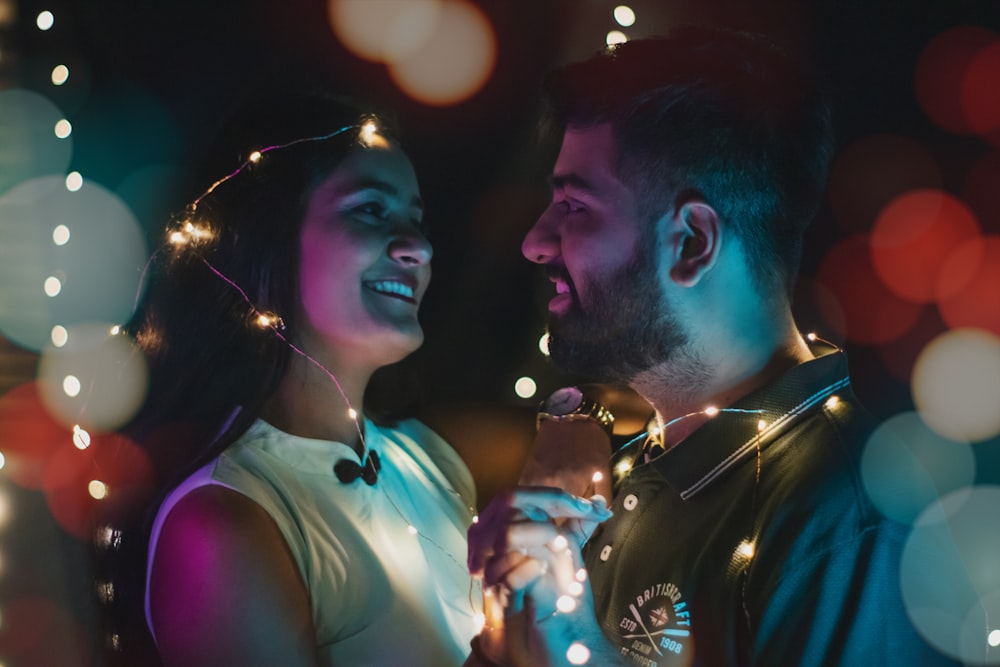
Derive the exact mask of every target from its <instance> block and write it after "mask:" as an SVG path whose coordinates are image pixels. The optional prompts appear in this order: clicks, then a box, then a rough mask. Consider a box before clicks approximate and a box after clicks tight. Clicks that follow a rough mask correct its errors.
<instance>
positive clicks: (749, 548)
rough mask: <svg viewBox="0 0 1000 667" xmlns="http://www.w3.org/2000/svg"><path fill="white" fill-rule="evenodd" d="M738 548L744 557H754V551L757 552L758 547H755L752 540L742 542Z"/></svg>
mask: <svg viewBox="0 0 1000 667" xmlns="http://www.w3.org/2000/svg"><path fill="white" fill-rule="evenodd" d="M736 550H737V551H738V552H739V553H740V555H741V556H743V557H744V558H753V555H754V553H756V547H754V544H753V542H751V541H750V540H743V541H742V542H740V546H738V547H736Z"/></svg>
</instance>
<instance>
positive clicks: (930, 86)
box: [914, 25, 998, 134]
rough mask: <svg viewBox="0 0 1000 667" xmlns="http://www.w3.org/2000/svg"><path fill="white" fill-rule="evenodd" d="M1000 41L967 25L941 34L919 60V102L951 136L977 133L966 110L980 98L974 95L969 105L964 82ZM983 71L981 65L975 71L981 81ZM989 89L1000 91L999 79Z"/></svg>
mask: <svg viewBox="0 0 1000 667" xmlns="http://www.w3.org/2000/svg"><path fill="white" fill-rule="evenodd" d="M997 39H998V38H997V34H996V33H994V32H993V31H992V30H988V29H986V28H982V27H979V26H971V25H964V26H957V27H954V28H950V29H948V30H946V31H944V32H942V33H940V34H939V35H938V36H937V37H935V38H934V39H932V40H931V41H930V42H929V43H928V44H927V46H926V47H924V50H923V52H922V53H921V54H920V58H919V59H918V60H917V66H916V72H915V75H914V78H915V80H914V83H915V87H916V94H917V101H918V102H919V103H920V106H921V108H922V109H923V110H924V113H925V114H927V117H928V118H930V119H931V120H932V121H933V122H935V123H937V124H938V125H939V126H940V127H942V128H944V129H945V130H948V131H951V132H957V133H959V134H970V133H972V132H974V131H975V128H974V125H973V123H972V120H971V119H970V118H969V117H968V116H967V114H966V108H965V107H966V106H967V105H968V104H970V103H973V104H974V103H975V102H976V100H978V99H979V98H978V96H977V95H972V98H971V99H970V101H969V102H965V100H963V89H964V87H965V84H964V82H965V80H966V74H967V73H968V72H969V71H970V66H972V65H973V63H974V61H975V60H976V58H977V56H978V55H979V54H980V53H981V52H983V51H984V50H985V49H987V47H991V45H993V44H995V43H996V42H997ZM989 58H990V57H989V56H988V57H987V59H989ZM979 67H980V66H979V65H978V64H977V65H976V67H975V68H974V69H973V70H972V71H973V76H974V78H975V79H976V80H977V81H978V79H979V76H980V75H979V74H978V70H979ZM989 85H990V87H994V88H995V87H996V81H995V75H994V76H993V77H991V78H990V84H989ZM990 95H991V97H990V99H992V94H990ZM977 113H982V112H977Z"/></svg>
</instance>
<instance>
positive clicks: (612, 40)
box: [604, 30, 628, 46]
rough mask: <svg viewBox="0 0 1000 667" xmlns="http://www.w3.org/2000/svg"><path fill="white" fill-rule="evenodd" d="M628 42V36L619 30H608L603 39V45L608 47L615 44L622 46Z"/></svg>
mask: <svg viewBox="0 0 1000 667" xmlns="http://www.w3.org/2000/svg"><path fill="white" fill-rule="evenodd" d="M627 41H628V36H627V35H626V34H625V33H623V32H622V31H621V30H610V31H609V32H608V34H607V36H606V37H605V38H604V43H605V44H607V45H608V46H614V45H615V44H624V43H625V42H627Z"/></svg>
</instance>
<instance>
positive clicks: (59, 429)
mask: <svg viewBox="0 0 1000 667" xmlns="http://www.w3.org/2000/svg"><path fill="white" fill-rule="evenodd" d="M40 394H41V392H40V391H39V387H38V384H37V383H36V382H28V383H25V384H22V385H18V386H17V387H14V388H13V389H11V390H10V391H8V392H6V393H5V394H3V396H0V451H2V452H3V453H4V456H5V457H6V460H7V464H6V466H4V474H5V475H6V476H7V477H8V478H9V479H11V480H12V481H13V482H15V483H16V484H18V485H20V486H23V487H25V488H29V489H40V488H41V487H42V481H43V479H44V477H45V468H46V466H47V464H48V461H49V459H50V458H51V455H52V453H53V452H54V451H56V449H58V448H59V447H61V446H69V447H72V445H71V444H70V439H71V431H70V430H69V429H67V428H66V425H65V424H63V423H60V422H59V421H57V420H56V419H54V418H53V417H52V415H51V414H49V411H48V409H47V408H46V407H45V404H44V402H43V401H42V399H41V395H40Z"/></svg>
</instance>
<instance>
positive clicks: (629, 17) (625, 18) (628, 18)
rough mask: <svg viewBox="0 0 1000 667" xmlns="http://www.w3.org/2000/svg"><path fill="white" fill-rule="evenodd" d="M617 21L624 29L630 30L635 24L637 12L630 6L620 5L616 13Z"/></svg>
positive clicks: (616, 8)
mask: <svg viewBox="0 0 1000 667" xmlns="http://www.w3.org/2000/svg"><path fill="white" fill-rule="evenodd" d="M614 17H615V21H617V22H618V25H620V26H622V27H623V28H628V27H630V26H631V25H633V24H634V23H635V11H633V10H632V8H631V7H629V6H628V5H618V6H617V7H615V11H614Z"/></svg>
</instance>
